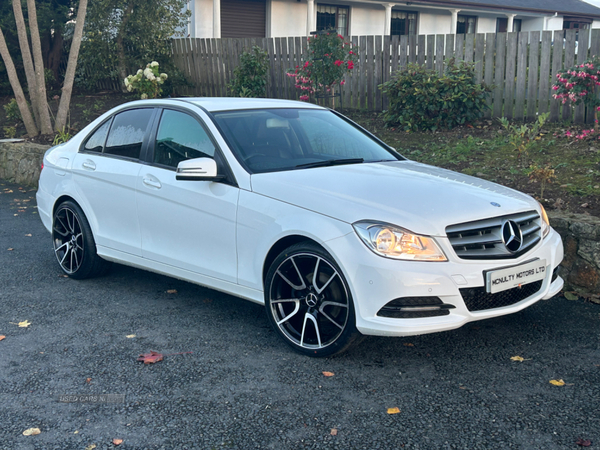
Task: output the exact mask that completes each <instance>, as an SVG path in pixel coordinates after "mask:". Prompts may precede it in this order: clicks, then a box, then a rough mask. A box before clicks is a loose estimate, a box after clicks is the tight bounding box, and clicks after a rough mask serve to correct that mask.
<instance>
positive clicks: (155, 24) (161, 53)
mask: <svg viewBox="0 0 600 450" xmlns="http://www.w3.org/2000/svg"><path fill="white" fill-rule="evenodd" d="M187 3H188V2H187V1H186V0H94V1H90V2H89V4H88V11H87V15H86V19H85V28H84V37H83V40H82V42H81V51H80V55H79V60H80V62H81V64H78V65H77V75H76V83H77V85H78V86H80V87H82V88H84V89H88V90H94V89H95V88H96V84H97V83H98V82H99V81H101V80H106V79H114V78H118V77H119V73H118V70H117V56H116V55H117V54H118V51H117V40H119V39H120V40H121V41H122V45H123V48H124V49H125V58H126V61H125V63H126V66H127V67H128V68H129V70H128V71H131V70H132V69H133V68H135V67H144V66H145V65H146V62H148V61H161V64H162V66H163V70H166V71H168V73H171V72H172V65H171V64H170V62H169V61H170V58H171V49H172V47H171V46H172V42H171V38H172V37H173V36H175V37H181V36H184V30H185V27H186V25H187V23H188V21H189V17H190V15H191V12H190V11H189V10H187V8H186V4H187Z"/></svg>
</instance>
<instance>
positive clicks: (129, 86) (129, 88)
mask: <svg viewBox="0 0 600 450" xmlns="http://www.w3.org/2000/svg"><path fill="white" fill-rule="evenodd" d="M127 91H129V92H131V91H133V86H132V85H130V84H128V85H127Z"/></svg>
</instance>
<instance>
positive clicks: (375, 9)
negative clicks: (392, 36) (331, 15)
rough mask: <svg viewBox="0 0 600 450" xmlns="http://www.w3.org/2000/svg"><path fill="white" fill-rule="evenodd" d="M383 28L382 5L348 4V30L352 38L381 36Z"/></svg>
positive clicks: (383, 12) (383, 9)
mask: <svg viewBox="0 0 600 450" xmlns="http://www.w3.org/2000/svg"><path fill="white" fill-rule="evenodd" d="M384 28H385V8H384V7H383V5H361V4H352V3H350V30H349V33H350V34H351V35H352V36H366V35H382V34H383V32H384Z"/></svg>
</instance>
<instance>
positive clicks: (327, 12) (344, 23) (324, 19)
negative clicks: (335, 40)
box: [317, 5, 350, 36]
mask: <svg viewBox="0 0 600 450" xmlns="http://www.w3.org/2000/svg"><path fill="white" fill-rule="evenodd" d="M349 13H350V9H349V8H348V7H347V6H331V5H317V31H321V30H330V29H336V30H337V32H338V34H341V35H342V36H348V16H349Z"/></svg>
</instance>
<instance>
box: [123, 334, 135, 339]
mask: <svg viewBox="0 0 600 450" xmlns="http://www.w3.org/2000/svg"><path fill="white" fill-rule="evenodd" d="M125 337H126V338H127V339H132V338H134V337H135V334H128V335H127V336H125Z"/></svg>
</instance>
